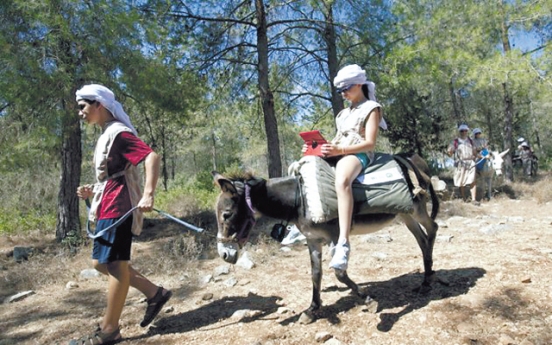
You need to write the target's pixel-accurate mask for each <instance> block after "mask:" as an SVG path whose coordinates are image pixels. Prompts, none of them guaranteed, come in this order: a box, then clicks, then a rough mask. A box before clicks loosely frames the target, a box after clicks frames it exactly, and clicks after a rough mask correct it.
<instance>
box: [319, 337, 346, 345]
mask: <svg viewBox="0 0 552 345" xmlns="http://www.w3.org/2000/svg"><path fill="white" fill-rule="evenodd" d="M342 344H343V343H342V342H340V341H339V340H337V339H335V338H330V339H328V340H327V341H325V342H324V345H342Z"/></svg>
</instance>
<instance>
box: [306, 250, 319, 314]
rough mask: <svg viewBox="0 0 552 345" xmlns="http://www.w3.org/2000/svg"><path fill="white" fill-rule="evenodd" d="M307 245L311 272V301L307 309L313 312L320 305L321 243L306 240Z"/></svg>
mask: <svg viewBox="0 0 552 345" xmlns="http://www.w3.org/2000/svg"><path fill="white" fill-rule="evenodd" d="M307 245H308V247H309V254H310V261H311V274H312V302H311V305H310V307H309V309H308V310H307V311H308V312H311V313H312V312H314V311H315V310H318V309H320V307H321V306H322V300H321V299H320V291H321V286H322V243H320V242H319V241H317V240H310V239H308V240H307Z"/></svg>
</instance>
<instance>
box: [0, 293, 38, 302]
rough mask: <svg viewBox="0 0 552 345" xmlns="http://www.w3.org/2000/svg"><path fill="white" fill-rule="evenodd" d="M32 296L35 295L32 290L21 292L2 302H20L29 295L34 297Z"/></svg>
mask: <svg viewBox="0 0 552 345" xmlns="http://www.w3.org/2000/svg"><path fill="white" fill-rule="evenodd" d="M34 294H35V292H34V291H33V290H29V291H23V292H20V293H17V294H15V295H13V296H10V297H7V298H6V299H5V300H4V303H13V302H18V301H21V300H22V299H24V298H27V297H29V296H31V295H34Z"/></svg>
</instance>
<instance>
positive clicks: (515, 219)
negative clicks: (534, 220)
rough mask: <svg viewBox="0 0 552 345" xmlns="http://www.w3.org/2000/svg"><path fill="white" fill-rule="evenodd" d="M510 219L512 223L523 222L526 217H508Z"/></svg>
mask: <svg viewBox="0 0 552 345" xmlns="http://www.w3.org/2000/svg"><path fill="white" fill-rule="evenodd" d="M508 221H509V222H512V223H523V222H525V219H524V218H523V217H508Z"/></svg>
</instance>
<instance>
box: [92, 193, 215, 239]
mask: <svg viewBox="0 0 552 345" xmlns="http://www.w3.org/2000/svg"><path fill="white" fill-rule="evenodd" d="M85 203H86V208H87V210H88V211H90V200H88V199H86V200H85ZM137 208H138V206H134V207H133V208H131V209H130V211H128V212H127V213H125V214H124V215H123V216H122V217H121V218H119V219H118V220H117V221H116V222H115V223H113V224H111V225H110V226H108V227H107V228H105V229H102V230H101V231H100V232H97V233H93V232H92V231H91V230H90V217H88V219H87V220H86V233H87V235H88V237H89V238H92V239H96V238H98V237H101V236H103V235H104V234H105V233H106V232H108V231H110V230H111V229H115V228H117V227H118V226H119V225H120V224H121V223H122V222H124V221H125V220H126V219H127V218H128V217H129V216H130V215H131V214H132V212H133V211H134V210H136V209H137ZM153 210H154V211H155V212H157V213H159V214H160V215H162V216H163V217H165V218H167V219H170V220H172V221H174V222H176V223H178V224H180V225H183V226H184V227H186V228H188V229H190V230H193V231H195V232H203V230H204V229H202V228H199V227H197V226H195V225H192V224H189V223H187V222H185V221H183V220H181V219H178V218H176V217H175V216H172V215H170V214H168V213H166V212H163V211H161V210H158V209H156V208H154V209H153Z"/></svg>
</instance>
